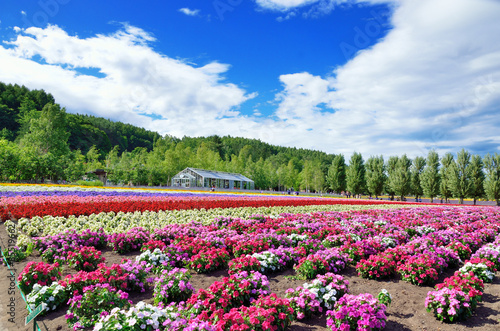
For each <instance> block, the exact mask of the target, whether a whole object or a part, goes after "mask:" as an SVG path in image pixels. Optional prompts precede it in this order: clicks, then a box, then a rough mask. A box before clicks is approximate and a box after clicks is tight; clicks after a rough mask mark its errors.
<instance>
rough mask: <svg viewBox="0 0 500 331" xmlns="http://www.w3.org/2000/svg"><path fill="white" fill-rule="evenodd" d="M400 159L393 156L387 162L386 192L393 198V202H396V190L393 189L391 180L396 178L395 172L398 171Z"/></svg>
mask: <svg viewBox="0 0 500 331" xmlns="http://www.w3.org/2000/svg"><path fill="white" fill-rule="evenodd" d="M398 159H399V158H398V157H397V156H391V157H389V159H388V160H387V165H386V167H385V168H386V170H387V180H386V181H385V191H386V192H387V194H389V195H390V196H391V200H394V194H396V193H395V192H394V189H393V188H392V185H391V178H393V177H394V176H395V171H396V165H397V163H398Z"/></svg>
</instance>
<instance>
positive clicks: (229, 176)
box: [187, 168, 253, 182]
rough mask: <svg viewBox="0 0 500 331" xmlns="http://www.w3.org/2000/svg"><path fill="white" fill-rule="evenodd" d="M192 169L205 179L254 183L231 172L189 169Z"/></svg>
mask: <svg viewBox="0 0 500 331" xmlns="http://www.w3.org/2000/svg"><path fill="white" fill-rule="evenodd" d="M187 169H190V170H192V171H194V172H196V173H197V174H198V175H200V176H202V177H205V178H216V179H226V180H239V181H242V182H253V180H251V179H250V178H248V177H245V176H243V175H242V174H234V173H231V172H222V171H215V170H204V169H197V168H187Z"/></svg>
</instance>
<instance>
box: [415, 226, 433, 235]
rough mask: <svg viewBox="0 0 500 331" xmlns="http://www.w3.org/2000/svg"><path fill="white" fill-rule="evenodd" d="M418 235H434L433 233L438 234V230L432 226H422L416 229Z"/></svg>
mask: <svg viewBox="0 0 500 331" xmlns="http://www.w3.org/2000/svg"><path fill="white" fill-rule="evenodd" d="M415 230H416V231H417V232H418V234H420V235H421V236H423V235H425V234H429V233H432V232H436V229H434V228H433V227H430V226H426V225H422V226H417V228H416V229H415Z"/></svg>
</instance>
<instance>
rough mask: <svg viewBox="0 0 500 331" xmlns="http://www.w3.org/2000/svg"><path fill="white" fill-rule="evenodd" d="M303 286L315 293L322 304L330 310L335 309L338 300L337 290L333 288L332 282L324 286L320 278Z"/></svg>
mask: <svg viewBox="0 0 500 331" xmlns="http://www.w3.org/2000/svg"><path fill="white" fill-rule="evenodd" d="M303 287H304V288H305V289H308V290H309V291H311V292H312V293H314V294H315V295H316V299H318V301H319V302H320V304H321V305H322V306H324V307H326V308H327V309H328V310H331V309H333V306H334V305H335V302H336V301H337V290H336V289H334V288H332V284H328V285H326V286H323V284H322V283H321V281H320V280H318V279H315V280H313V281H312V282H311V283H304V285H303Z"/></svg>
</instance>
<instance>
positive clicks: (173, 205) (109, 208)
mask: <svg viewBox="0 0 500 331" xmlns="http://www.w3.org/2000/svg"><path fill="white" fill-rule="evenodd" d="M389 203H395V202H390V201H380V200H342V199H330V198H307V197H305V198H295V197H293V198H292V197H276V196H255V197H249V196H227V197H220V196H217V197H205V196H203V197H158V198H151V197H149V198H148V199H145V198H143V197H112V198H110V197H101V196H93V197H85V198H81V197H74V198H72V199H70V198H68V197H66V198H65V199H54V200H49V199H40V200H39V201H37V200H36V199H29V200H28V199H24V200H23V199H21V198H19V199H15V198H10V199H4V200H3V201H2V202H1V204H0V220H3V221H5V220H7V219H9V218H10V217H12V218H15V219H19V218H22V217H26V218H32V217H34V216H46V215H52V216H64V217H67V216H69V215H75V216H78V215H91V214H98V213H101V212H105V213H107V212H125V213H126V212H135V211H141V212H144V211H155V212H156V211H160V210H180V209H202V208H204V209H213V208H239V207H277V206H311V205H376V204H389ZM398 203H400V202H398Z"/></svg>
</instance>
